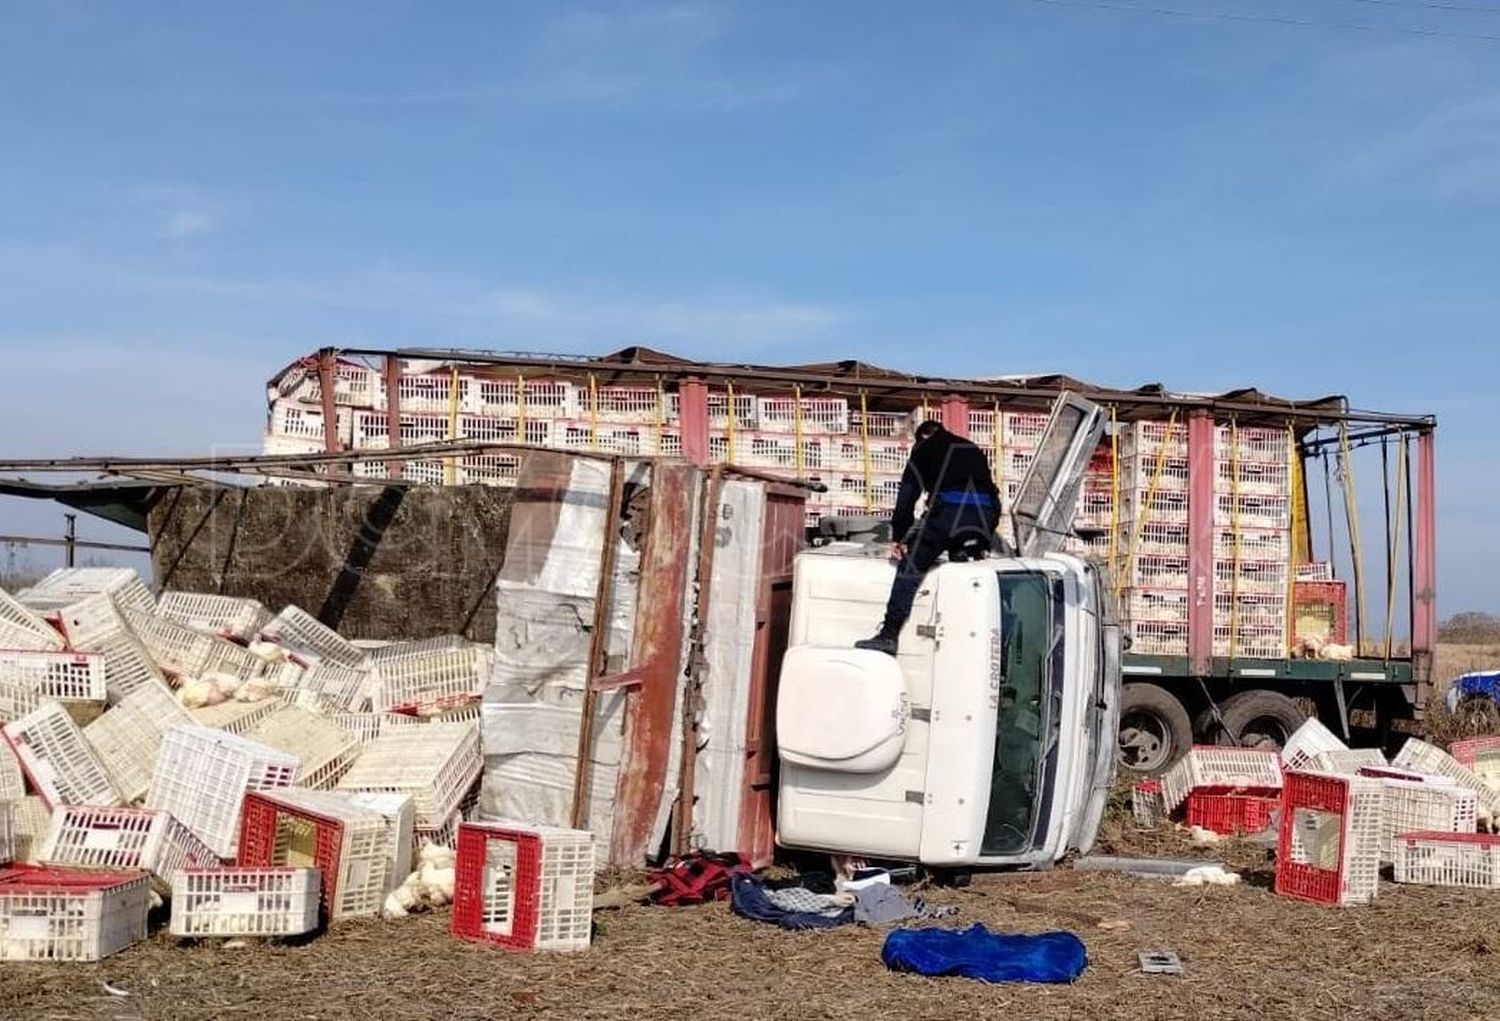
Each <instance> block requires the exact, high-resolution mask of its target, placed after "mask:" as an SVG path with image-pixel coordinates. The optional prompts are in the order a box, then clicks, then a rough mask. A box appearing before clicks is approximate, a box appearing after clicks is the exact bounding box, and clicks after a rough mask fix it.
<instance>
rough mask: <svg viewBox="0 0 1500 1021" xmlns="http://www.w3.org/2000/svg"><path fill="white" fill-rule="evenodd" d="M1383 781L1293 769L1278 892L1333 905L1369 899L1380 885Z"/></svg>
mask: <svg viewBox="0 0 1500 1021" xmlns="http://www.w3.org/2000/svg"><path fill="white" fill-rule="evenodd" d="M1383 804H1384V795H1383V791H1382V784H1381V781H1379V780H1372V779H1367V778H1365V777H1358V776H1334V775H1331V774H1327V773H1304V772H1295V771H1294V772H1289V773H1287V775H1286V782H1285V790H1284V792H1283V796H1282V810H1281V813H1282V814H1281V832H1280V834H1279V838H1278V841H1277V850H1276V892H1277V893H1278V894H1281V895H1282V896H1286V897H1293V898H1296V899H1299V900H1308V901H1313V902H1314V903H1319V904H1326V905H1329V906H1345V905H1354V904H1368V903H1369V902H1370V901H1372V900H1374V899H1375V894H1376V892H1377V890H1378V889H1379V886H1380V826H1381V808H1382V805H1383Z"/></svg>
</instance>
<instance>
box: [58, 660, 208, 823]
mask: <svg viewBox="0 0 1500 1021" xmlns="http://www.w3.org/2000/svg"><path fill="white" fill-rule="evenodd" d="M192 722H193V718H192V717H191V716H189V715H188V711H187V710H186V709H184V708H182V706H180V705H178V704H177V699H176V698H175V697H174V696H173V694H172V692H171V691H170V690H169V689H168V688H167V686H166V685H165V684H162V683H161V682H160V681H148V682H147V683H145V684H142V685H141V686H140V687H138V688H136V689H134V690H133V691H131V692H130V694H128V695H126V696H125V697H124V698H122V699H120V701H119V702H117V703H115V705H113V706H111V707H110V708H109V709H108V710H106V711H105V713H104V715H103V716H100V717H99V718H98V719H97V720H94V721H93V722H92V723H90V724H89V725H88V726H86V727H84V728H83V736H84V739H85V740H86V741H88V743H89V745H90V747H92V748H93V749H94V753H95V754H96V755H98V756H99V761H100V763H102V764H103V766H104V770H105V772H107V773H108V774H109V777H110V779H111V780H112V781H113V782H114V785H115V789H116V790H118V791H119V792H120V797H121V798H123V799H124V800H125V801H127V802H131V801H139V800H140V799H142V798H144V797H145V796H146V791H147V789H148V788H149V787H150V786H151V771H152V770H153V769H155V768H156V756H157V753H158V752H160V751H161V742H162V738H163V737H165V736H166V733H167V731H168V730H171V729H172V728H173V727H175V726H177V725H178V724H179V723H192Z"/></svg>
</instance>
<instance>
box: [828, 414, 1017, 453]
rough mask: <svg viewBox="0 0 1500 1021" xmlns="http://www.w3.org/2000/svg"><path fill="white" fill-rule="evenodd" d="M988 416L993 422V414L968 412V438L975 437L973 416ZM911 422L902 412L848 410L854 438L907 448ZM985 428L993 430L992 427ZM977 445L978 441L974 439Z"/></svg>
mask: <svg viewBox="0 0 1500 1021" xmlns="http://www.w3.org/2000/svg"><path fill="white" fill-rule="evenodd" d="M976 415H979V416H981V418H982V416H985V415H988V416H989V421H991V422H993V421H994V413H993V412H989V411H971V412H969V436H970V438H971V439H972V438H974V436H975V426H974V421H975V416H976ZM915 424H916V423H915V422H913V421H912V417H911V413H910V412H903V411H867V412H861V411H860V410H859V409H858V408H853V407H851V408H850V409H849V432H850V433H852V434H853V435H855V436H860V435H864V436H868V437H870V439H872V440H873V439H894V440H900V441H901V442H903V443H905V444H906V445H907V446H910V445H911V438H912V437H911V431H912V426H913V425H915ZM987 428H993V425H991V426H988V427H987ZM974 442H976V443H978V442H979V440H978V439H975V440H974Z"/></svg>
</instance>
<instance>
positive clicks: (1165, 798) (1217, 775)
mask: <svg viewBox="0 0 1500 1021" xmlns="http://www.w3.org/2000/svg"><path fill="white" fill-rule="evenodd" d="M1279 790H1281V762H1280V760H1279V759H1278V758H1277V755H1276V753H1275V752H1262V751H1256V750H1255V749H1253V748H1219V747H1214V746H1208V745H1198V746H1194V747H1192V748H1189V749H1188V751H1187V754H1186V755H1184V756H1183V757H1182V758H1180V759H1178V760H1177V763H1176V765H1174V766H1173V767H1172V768H1171V769H1169V770H1167V772H1166V773H1165V774H1164V775H1163V776H1162V778H1161V791H1162V802H1163V804H1164V805H1165V806H1166V809H1167V811H1168V812H1175V811H1177V807H1178V806H1179V805H1181V804H1182V803H1183V802H1184V801H1186V800H1187V798H1188V795H1189V794H1192V793H1195V792H1203V793H1209V794H1264V795H1269V794H1273V793H1275V792H1276V791H1279Z"/></svg>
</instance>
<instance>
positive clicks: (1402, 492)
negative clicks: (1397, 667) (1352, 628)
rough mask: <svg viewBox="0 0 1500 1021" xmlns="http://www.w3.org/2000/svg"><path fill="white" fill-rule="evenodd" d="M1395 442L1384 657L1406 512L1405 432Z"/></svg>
mask: <svg viewBox="0 0 1500 1021" xmlns="http://www.w3.org/2000/svg"><path fill="white" fill-rule="evenodd" d="M1396 443H1397V444H1398V445H1399V446H1400V448H1401V449H1400V450H1399V452H1398V453H1397V455H1396V528H1395V530H1394V531H1393V532H1392V533H1391V549H1390V553H1389V554H1388V556H1389V557H1390V559H1389V560H1388V561H1386V562H1387V563H1388V564H1390V565H1391V567H1390V569H1389V571H1388V573H1389V574H1390V576H1391V578H1390V583H1389V590H1388V591H1387V592H1386V594H1385V659H1386V662H1388V663H1389V662H1390V659H1391V629H1392V628H1393V627H1395V626H1396V568H1395V563H1396V557H1397V556H1398V555H1399V554H1400V551H1401V525H1402V522H1403V521H1404V520H1405V512H1406V432H1405V430H1403V429H1401V428H1399V427H1398V428H1397V429H1396Z"/></svg>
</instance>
